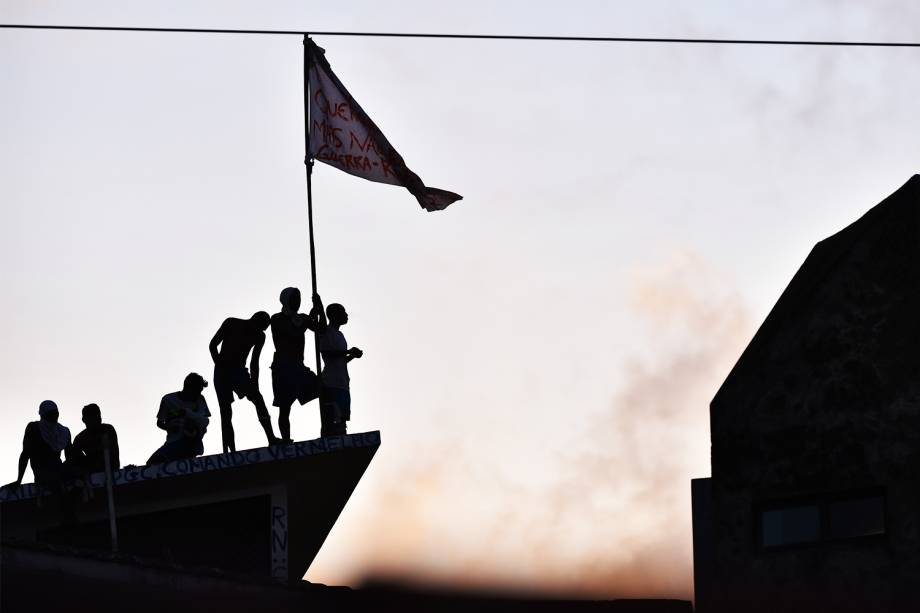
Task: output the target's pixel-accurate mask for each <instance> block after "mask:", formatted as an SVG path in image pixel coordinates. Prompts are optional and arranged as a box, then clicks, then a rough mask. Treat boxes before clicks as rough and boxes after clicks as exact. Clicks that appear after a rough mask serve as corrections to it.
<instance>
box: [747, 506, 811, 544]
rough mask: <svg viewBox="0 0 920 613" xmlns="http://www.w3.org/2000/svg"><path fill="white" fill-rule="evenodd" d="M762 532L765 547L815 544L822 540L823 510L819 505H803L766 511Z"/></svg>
mask: <svg viewBox="0 0 920 613" xmlns="http://www.w3.org/2000/svg"><path fill="white" fill-rule="evenodd" d="M760 531H761V534H760V539H761V541H760V542H761V543H762V544H763V546H764V547H779V546H780V545H794V544H796V543H814V542H816V541H819V540H821V510H820V509H819V508H818V505H803V506H797V507H787V508H783V509H771V510H769V511H764V512H763V513H762V514H761V516H760Z"/></svg>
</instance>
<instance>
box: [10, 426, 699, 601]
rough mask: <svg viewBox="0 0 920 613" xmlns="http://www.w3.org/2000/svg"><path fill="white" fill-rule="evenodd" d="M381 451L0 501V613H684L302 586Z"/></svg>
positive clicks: (367, 440) (236, 465)
mask: <svg viewBox="0 0 920 613" xmlns="http://www.w3.org/2000/svg"><path fill="white" fill-rule="evenodd" d="M379 446H380V433H379V432H366V433H360V434H350V435H342V436H328V437H323V438H320V439H316V440H312V441H303V442H299V443H294V444H292V445H287V446H275V447H263V448H258V449H247V450H245V451H239V452H235V453H225V454H220V455H213V456H204V457H200V458H194V459H189V460H176V461H174V462H168V463H166V464H157V465H150V466H128V467H125V468H124V469H122V470H119V471H116V472H115V473H114V483H115V485H114V488H113V491H114V501H115V504H114V507H115V516H116V527H117V539H118V551H117V552H116V551H112V547H111V545H112V541H111V534H112V533H111V524H110V521H109V519H110V517H109V513H108V497H107V493H106V482H105V476H104V475H103V474H102V473H98V474H95V475H92V476H91V478H90V482H89V483H88V484H87V487H85V488H76V489H74V490H72V491H71V492H70V493H69V494H68V496H69V497H61V496H60V495H59V494H54V493H52V492H49V491H46V490H42V489H41V488H39V487H37V486H35V485H34V484H27V485H24V486H22V487H21V488H15V489H5V490H3V491H2V492H0V516H2V517H0V527H2V530H0V536H2V540H0V611H2V613H18V612H20V611H22V612H27V613H38V612H40V611H67V612H69V613H82V612H84V611H86V612H92V613H106V612H110V611H111V612H113V613H114V612H122V611H131V612H133V613H146V612H150V613H154V612H155V613H163V612H168V613H180V612H185V611H194V612H196V613H199V612H201V611H220V612H221V613H236V612H243V611H274V612H277V613H283V612H288V611H290V612H292V613H293V612H295V611H323V612H330V613H333V612H338V611H363V612H367V611H374V612H375V613H389V612H391V611H392V612H393V613H396V612H398V613H414V612H416V611H418V612H420V613H421V612H425V613H428V612H430V611H443V612H445V613H451V612H454V611H456V612H460V611H476V612H477V613H490V612H493V611H494V612H496V613H497V612H499V611H501V612H505V611H512V612H518V611H520V612H523V611H535V612H545V613H555V612H559V613H562V612H566V613H568V612H572V611H585V612H594V611H597V612H601V611H610V612H611V613H632V612H643V613H652V612H661V613H690V611H691V607H690V603H689V602H687V601H676V600H617V601H584V600H577V599H563V598H549V599H548V598H546V597H542V596H540V595H537V594H530V595H528V594H510V593H500V592H493V593H483V592H479V593H472V592H462V591H452V590H445V589H435V588H423V587H418V586H411V585H409V586H407V585H398V584H379V583H378V584H367V585H364V586H362V587H360V588H359V589H351V588H348V587H330V586H325V585H320V584H311V583H309V582H306V581H303V580H302V577H303V575H304V573H305V572H306V570H307V568H309V566H310V564H311V563H312V561H313V559H314V557H315V556H316V554H317V552H318V551H319V549H320V547H321V546H322V544H323V542H324V541H325V539H326V536H327V535H328V534H329V531H330V530H331V528H332V526H333V525H334V524H335V521H336V520H337V519H338V516H339V514H340V513H341V511H342V509H343V508H344V506H345V504H346V502H347V501H348V498H349V496H350V495H351V493H352V491H353V490H354V489H355V487H356V486H357V484H358V482H359V480H360V479H361V477H362V475H363V474H364V472H365V470H366V469H367V467H368V465H369V464H370V462H371V460H372V459H373V457H374V454H375V453H376V451H377V449H378V447H379Z"/></svg>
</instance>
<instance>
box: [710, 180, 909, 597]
mask: <svg viewBox="0 0 920 613" xmlns="http://www.w3.org/2000/svg"><path fill="white" fill-rule="evenodd" d="M918 346H920V176H914V177H913V178H911V179H910V180H909V181H908V182H907V183H906V184H905V185H904V186H903V187H902V188H901V189H899V190H898V191H897V192H895V193H894V194H892V195H891V196H889V197H888V198H886V199H885V200H884V201H883V202H882V203H881V204H879V205H877V206H875V207H874V208H872V209H871V210H870V211H869V212H867V213H866V214H865V215H864V216H863V217H862V218H860V219H859V220H858V221H856V222H855V223H853V224H851V225H850V226H848V227H846V228H845V229H843V230H841V231H840V232H838V233H836V234H834V235H833V236H831V237H829V238H827V239H825V240H823V241H821V242H819V243H818V244H817V245H816V246H815V247H814V249H813V250H812V251H811V253H810V254H809V256H808V258H807V259H806V260H805V262H804V264H802V266H801V268H800V269H799V270H798V272H797V273H796V274H795V276H794V277H793V278H792V281H791V282H790V283H789V286H788V287H787V288H786V290H785V291H784V292H783V293H782V295H781V296H780V298H779V300H778V301H777V303H776V305H775V306H774V308H773V310H772V311H771V312H770V314H769V315H768V316H767V318H766V320H765V321H764V322H763V324H762V325H761V327H760V329H759V330H758V331H757V333H756V334H755V336H754V338H753V339H752V340H751V342H750V344H749V345H748V347H747V348H746V349H745V351H744V352H743V353H742V355H741V357H740V359H739V360H738V362H737V364H736V365H735V367H734V368H733V369H732V371H731V373H730V374H729V375H728V377H727V379H726V380H725V382H724V383H723V385H722V387H721V388H720V389H719V391H718V392H717V394H716V396H715V398H714V399H713V400H712V403H711V406H710V427H711V437H712V477H711V479H696V480H694V482H693V484H692V495H693V514H694V518H693V524H694V567H695V568H694V574H695V584H696V601H697V602H696V604H697V609H698V610H699V611H702V612H704V613H705V612H706V611H784V612H791V611H803V610H808V611H920V589H918V588H917V585H916V581H917V578H918V577H920V475H918V469H920V348H918Z"/></svg>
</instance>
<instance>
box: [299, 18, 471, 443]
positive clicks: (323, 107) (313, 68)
mask: <svg viewBox="0 0 920 613" xmlns="http://www.w3.org/2000/svg"><path fill="white" fill-rule="evenodd" d="M303 44H304V122H305V141H306V158H305V160H304V163H305V164H306V170H307V218H308V227H309V233H310V276H311V281H312V287H313V295H314V296H317V295H318V293H317V287H316V247H315V245H314V242H313V162H314V160H319V161H320V162H323V163H324V164H328V165H329V166H332V167H334V168H338V169H339V170H343V171H345V172H347V173H349V174H352V175H355V176H357V177H361V178H363V179H367V180H369V181H376V182H378V183H388V184H390V185H398V186H402V187H405V188H406V189H407V190H409V192H410V193H411V194H412V195H413V196H415V198H416V200H418V203H419V205H421V207H422V208H423V209H425V210H426V211H440V210H442V209H445V208H447V207H448V206H449V205H450V204H452V203H453V202H456V201H457V200H460V199H462V196H460V195H459V194H455V193H453V192H449V191H446V190H442V189H437V188H434V187H427V186H426V185H425V184H424V183H423V182H422V180H421V178H419V176H418V175H417V174H415V173H414V172H412V171H411V170H410V169H409V167H408V166H406V163H405V161H404V160H403V158H402V156H401V155H400V154H399V153H398V152H397V151H396V149H394V148H393V146H392V145H390V142H389V141H388V140H387V138H386V137H385V136H384V135H383V132H381V131H380V128H378V127H377V124H375V123H374V122H373V121H372V120H371V118H370V117H369V116H368V115H367V113H365V112H364V109H362V108H361V106H360V105H359V104H358V103H357V101H356V100H355V99H354V98H353V97H352V96H351V94H350V93H348V90H347V89H345V86H344V85H342V82H341V81H340V80H339V78H338V77H337V76H336V75H335V73H333V72H332V68H331V67H330V66H329V62H328V61H327V60H326V56H325V51H324V50H323V49H321V48H320V47H318V46H317V45H316V44H315V43H314V42H313V40H312V39H311V38H310V36H309V34H308V35H306V36H304V41H303ZM319 342H320V339H319V336H318V335H316V334H314V354H315V358H316V372H317V373H319V372H321V371H322V366H321V364H320V346H319ZM327 354H328V355H329V357H332V355H333V353H332V352H329V351H328V349H327ZM335 355H336V357H337V358H338V357H340V356H338V354H335ZM324 425H325V424H324Z"/></svg>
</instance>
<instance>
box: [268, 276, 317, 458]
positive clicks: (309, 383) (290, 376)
mask: <svg viewBox="0 0 920 613" xmlns="http://www.w3.org/2000/svg"><path fill="white" fill-rule="evenodd" d="M280 300H281V312H280V313H275V314H274V315H272V317H271V327H272V341H273V342H274V344H275V356H274V358H273V359H272V389H273V391H274V393H275V399H274V401H273V402H272V404H273V405H274V406H276V407H278V430H279V431H280V432H281V438H282V439H283V441H284V442H286V443H291V442H292V439H291V406H292V405H293V404H294V401H295V400H296V401H298V402H300V404H302V405H303V404H306V403H307V402H309V401H311V400H313V399H314V398H317V397H318V396H319V378H318V377H317V376H316V373H314V372H313V371H312V370H310V369H309V368H307V367H306V366H305V365H304V363H303V349H304V336H305V334H306V332H307V330H312V331H314V332H315V331H316V330H317V329H318V328H319V325H320V324H319V321H320V319H321V318H322V313H323V305H322V303H320V302H319V296H317V295H314V296H313V308H312V309H311V310H310V313H309V315H304V314H303V313H298V312H297V311H298V309H300V290H298V289H297V288H296V287H288V288H285V289H284V290H282V291H281V296H280Z"/></svg>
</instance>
